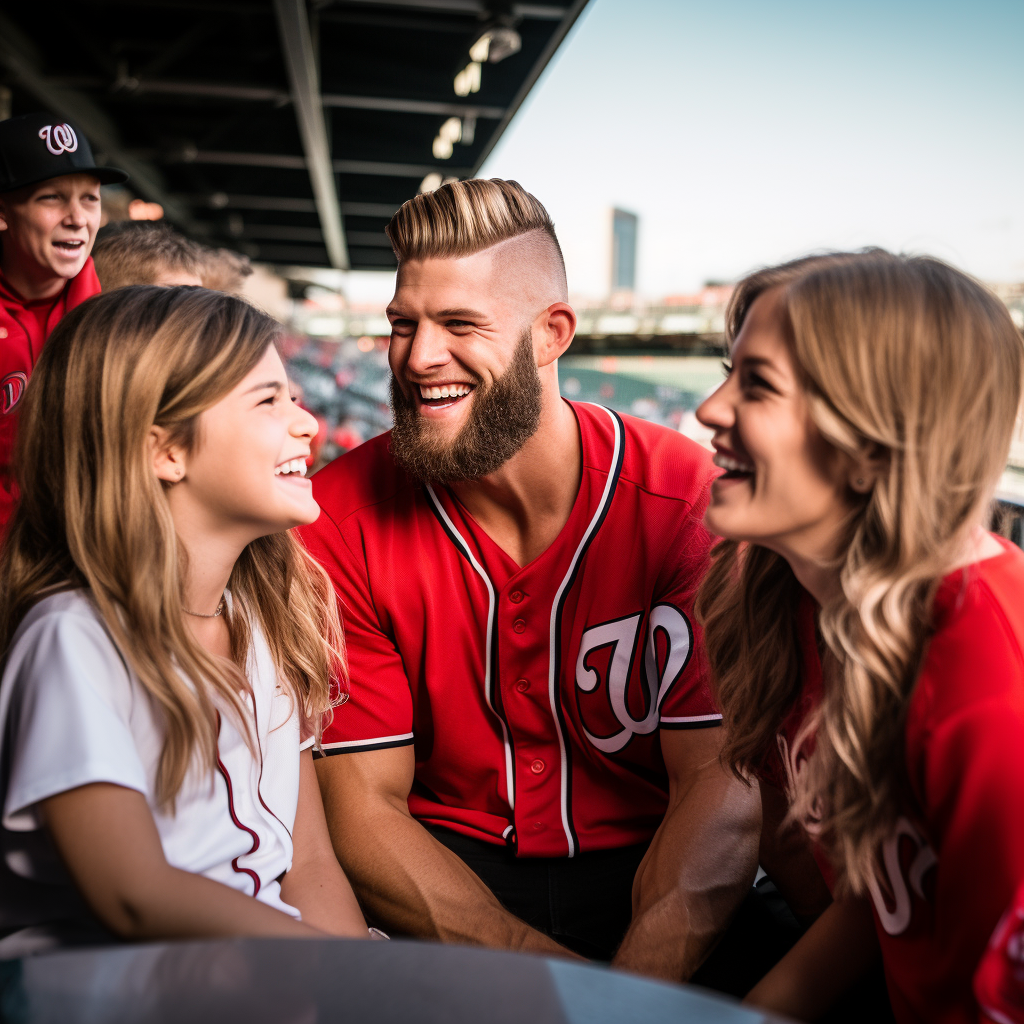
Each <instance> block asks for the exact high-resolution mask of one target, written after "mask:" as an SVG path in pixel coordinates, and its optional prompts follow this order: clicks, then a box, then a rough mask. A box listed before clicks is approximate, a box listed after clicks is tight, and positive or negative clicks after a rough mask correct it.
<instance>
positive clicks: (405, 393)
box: [391, 328, 541, 484]
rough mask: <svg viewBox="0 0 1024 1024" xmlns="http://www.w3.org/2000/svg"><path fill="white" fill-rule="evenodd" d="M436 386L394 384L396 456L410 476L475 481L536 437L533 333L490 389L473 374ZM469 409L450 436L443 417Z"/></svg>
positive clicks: (524, 333) (525, 335)
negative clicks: (461, 408) (461, 409)
mask: <svg viewBox="0 0 1024 1024" xmlns="http://www.w3.org/2000/svg"><path fill="white" fill-rule="evenodd" d="M460 376H461V378H462V379H460V380H459V381H458V382H453V383H448V384H445V385H442V386H441V387H438V386H436V385H433V386H432V385H426V384H424V385H413V384H411V383H410V384H409V385H407V386H408V390H407V388H406V387H403V386H402V385H401V384H400V383H399V382H398V380H397V379H396V377H395V376H394V375H393V376H392V378H391V408H392V411H393V412H394V417H395V426H394V429H393V430H392V432H391V451H392V453H393V454H394V457H395V461H396V462H398V464H399V465H400V466H402V467H403V468H404V469H405V470H406V471H407V472H409V473H410V474H411V475H412V476H414V477H416V478H417V479H419V480H422V481H424V482H427V483H437V484H448V483H453V482H455V481H457V480H475V479H478V478H479V477H483V476H487V475H488V474H490V473H493V472H495V471H496V470H497V469H499V468H500V467H501V466H503V465H504V464H505V463H506V462H507V461H508V460H509V459H510V458H512V456H513V455H515V454H516V452H518V451H519V450H520V448H522V447H523V445H524V444H525V443H526V442H527V441H528V440H529V439H530V438H531V437H532V436H533V435H534V433H535V432H536V430H537V426H538V424H539V422H540V411H541V380H540V375H539V374H538V372H537V364H536V362H535V360H534V354H533V340H532V335H531V332H530V329H529V328H526V329H524V330H523V331H522V333H521V334H520V335H519V339H518V341H517V342H516V343H515V346H514V348H513V350H512V356H511V359H510V360H509V362H508V365H507V366H506V367H505V370H504V371H503V372H502V373H501V375H500V376H498V377H495V378H492V379H491V380H490V381H489V382H484V380H483V379H482V378H481V377H480V376H477V375H476V374H473V373H471V372H470V371H468V370H465V371H462V372H461V373H460ZM462 403H466V404H467V405H468V409H467V410H466V412H465V414H464V415H463V416H462V417H461V423H460V424H459V425H457V426H456V427H455V429H454V430H453V429H451V427H450V425H449V424H448V423H446V422H445V419H442V418H441V417H444V416H445V414H447V413H449V411H450V410H452V409H454V408H455V406H457V405H461V404H462Z"/></svg>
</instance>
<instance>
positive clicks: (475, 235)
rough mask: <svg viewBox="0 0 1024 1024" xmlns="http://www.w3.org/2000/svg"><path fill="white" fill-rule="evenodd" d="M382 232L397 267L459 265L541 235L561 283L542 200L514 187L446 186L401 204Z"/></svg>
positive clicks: (487, 183) (491, 181) (494, 182)
mask: <svg viewBox="0 0 1024 1024" xmlns="http://www.w3.org/2000/svg"><path fill="white" fill-rule="evenodd" d="M385 231H386V232H387V236H388V238H390V239H391V246H392V248H393V249H394V250H395V256H396V257H397V258H398V262H399V263H404V262H405V261H406V260H422V259H458V258H459V257H461V256H471V255H473V254H474V253H478V252H481V251H482V250H484V249H489V248H490V247H491V246H492V245H497V244H498V243H499V242H507V241H509V240H510V239H513V238H519V237H520V236H521V235H525V234H528V233H529V232H531V231H543V232H544V234H546V235H547V236H548V238H550V239H551V244H552V246H553V247H554V252H555V253H556V254H557V258H558V265H559V267H560V269H561V274H562V279H563V281H564V279H565V261H564V259H563V258H562V249H561V246H559V244H558V238H557V236H556V235H555V225H554V224H553V223H552V221H551V217H550V216H549V215H548V211H547V210H545V209H544V207H543V205H542V204H541V202H540V200H538V199H537V198H536V197H535V196H532V195H531V194H530V193H529V192H527V191H526V189H524V188H523V186H522V185H520V184H519V182H518V181H503V180H502V179H501V178H471V179H470V180H469V181H452V182H449V183H448V184H447V185H442V186H441V187H440V188H438V189H436V190H435V191H433V192H424V193H422V194H421V195H418V196H416V197H415V198H413V199H410V200H409V201H408V202H407V203H405V204H403V205H402V207H401V208H400V209H399V211H398V213H396V214H395V215H394V217H392V218H391V223H390V224H388V226H387V227H386V228H385Z"/></svg>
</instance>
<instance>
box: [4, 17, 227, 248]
mask: <svg viewBox="0 0 1024 1024" xmlns="http://www.w3.org/2000/svg"><path fill="white" fill-rule="evenodd" d="M0 64H3V65H4V66H5V67H6V68H7V70H8V71H9V72H10V73H11V75H12V76H13V77H14V79H15V80H16V81H17V82H18V83H19V84H20V85H21V86H22V87H23V88H24V89H25V90H26V91H28V92H30V93H31V94H32V95H33V96H34V97H35V98H36V99H37V100H38V101H39V103H40V104H42V106H44V107H48V108H49V109H50V110H52V111H53V112H54V113H55V114H60V115H63V116H64V117H68V118H70V119H71V120H73V121H76V122H77V123H78V125H79V127H81V129H82V130H83V131H84V132H85V134H86V136H87V137H88V139H89V141H90V142H91V143H92V144H93V146H94V147H95V148H96V149H98V150H102V151H103V152H104V153H105V154H106V156H107V159H108V160H110V161H111V162H112V163H114V164H116V165H117V166H118V167H120V168H121V169H122V170H125V171H127V172H128V174H129V175H130V176H131V185H132V190H133V191H135V192H138V193H139V194H140V195H142V196H145V197H146V198H147V199H149V200H151V201H152V202H155V203H159V204H160V205H161V206H162V207H163V208H164V213H165V214H166V216H167V218H168V219H169V220H172V221H174V223H176V224H177V225H179V226H180V227H182V228H184V229H185V230H186V231H190V232H192V233H194V234H200V235H203V234H206V233H207V231H206V226H205V225H203V224H201V223H199V222H198V221H196V220H194V219H193V217H192V214H191V213H190V212H189V210H188V209H187V208H186V207H185V206H184V205H183V204H182V203H180V202H178V200H176V199H175V198H174V197H173V196H171V195H170V194H169V193H168V192H167V190H166V188H165V187H164V183H163V179H162V178H161V176H160V172H159V171H158V170H157V169H156V168H155V167H153V166H152V165H151V164H149V163H148V162H147V161H145V160H141V159H139V158H138V157H137V156H134V155H133V154H131V153H129V152H128V151H127V150H126V149H125V147H124V145H123V144H122V142H121V139H120V137H119V135H118V133H117V129H116V128H115V127H114V125H113V123H112V122H111V121H110V119H109V118H108V117H107V115H106V114H104V113H103V111H102V110H100V108H99V107H98V106H96V104H95V103H93V101H92V100H91V99H90V98H89V97H88V96H84V95H82V94H81V93H79V92H76V91H75V90H74V89H65V88H60V87H58V86H56V85H54V84H52V83H51V82H50V81H48V80H47V78H46V77H45V76H44V75H43V74H42V72H41V71H40V67H39V61H38V59H37V58H36V56H35V48H34V47H33V45H32V43H31V42H30V40H29V39H28V38H26V36H25V35H24V33H22V31H21V30H20V29H19V28H18V27H17V25H15V24H13V23H12V22H11V21H10V20H9V19H8V18H6V17H5V16H4V15H3V14H0Z"/></svg>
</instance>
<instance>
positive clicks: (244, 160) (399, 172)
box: [141, 149, 470, 210]
mask: <svg viewBox="0 0 1024 1024" xmlns="http://www.w3.org/2000/svg"><path fill="white" fill-rule="evenodd" d="M141 152H144V153H146V154H147V155H149V154H150V153H151V152H152V151H151V150H144V151H141ZM163 160H164V161H165V162H166V163H180V164H223V165H225V166H230V167H273V168H276V169H277V170H282V171H304V170H306V168H307V166H308V165H307V161H306V158H305V157H304V156H293V155H292V154H290V153H236V152H234V151H227V150H214V149H200V150H190V151H188V152H178V153H169V154H167V155H166V156H165V157H164V158H163ZM328 166H331V167H333V169H334V171H336V172H337V173H338V174H379V175H383V176H384V177H386V178H422V177H424V176H425V175H427V174H433V173H434V172H437V173H438V174H443V175H444V176H445V177H451V178H465V177H469V175H470V170H469V168H468V167H446V166H445V165H444V164H401V163H389V162H387V161H385V160H334V161H331V162H329V164H328ZM310 177H311V178H312V173H311V174H310ZM317 209H318V210H319V209H320V207H319V201H318V205H317Z"/></svg>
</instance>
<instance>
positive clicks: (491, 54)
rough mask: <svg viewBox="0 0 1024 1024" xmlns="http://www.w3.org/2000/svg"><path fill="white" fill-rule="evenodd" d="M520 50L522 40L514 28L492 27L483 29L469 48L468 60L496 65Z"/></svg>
mask: <svg viewBox="0 0 1024 1024" xmlns="http://www.w3.org/2000/svg"><path fill="white" fill-rule="evenodd" d="M522 48H523V38H522V36H520V35H519V33H518V32H517V31H516V30H515V29H514V28H509V27H507V26H505V25H494V26H492V27H491V28H488V29H485V30H484V31H483V32H482V33H481V34H480V36H479V37H478V38H477V40H476V42H475V43H473V45H472V46H471V47H470V48H469V58H470V60H474V61H476V62H477V63H478V64H484V63H487V64H497V63H498V61H502V60H504V59H505V58H506V57H511V56H512V54H513V53H518V52H519V51H520V50H521V49H522Z"/></svg>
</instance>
